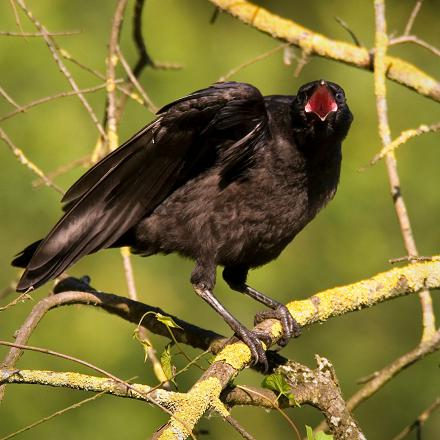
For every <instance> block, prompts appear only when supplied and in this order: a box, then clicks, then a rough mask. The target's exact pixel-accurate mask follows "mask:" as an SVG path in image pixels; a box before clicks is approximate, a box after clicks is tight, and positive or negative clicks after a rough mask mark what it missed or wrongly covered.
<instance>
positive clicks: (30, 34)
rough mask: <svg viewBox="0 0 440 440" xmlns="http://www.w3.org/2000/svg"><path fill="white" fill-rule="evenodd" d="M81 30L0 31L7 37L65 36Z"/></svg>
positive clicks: (78, 32) (0, 34)
mask: <svg viewBox="0 0 440 440" xmlns="http://www.w3.org/2000/svg"><path fill="white" fill-rule="evenodd" d="M80 33H81V31H65V32H47V33H46V34H44V33H43V32H10V31H0V36H5V37H44V36H45V35H48V36H49V37H65V36H69V35H78V34H80Z"/></svg>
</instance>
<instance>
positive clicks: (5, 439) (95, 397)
mask: <svg viewBox="0 0 440 440" xmlns="http://www.w3.org/2000/svg"><path fill="white" fill-rule="evenodd" d="M104 394H106V393H105V392H104V391H102V392H101V393H98V394H95V395H94V396H92V397H88V398H87V399H83V400H81V401H80V402H77V403H74V404H73V405H70V406H68V407H67V408H63V409H61V410H59V411H56V412H54V413H52V414H51V415H49V416H46V417H43V418H42V419H40V420H37V421H36V422H34V423H31V424H30V425H27V426H25V427H24V428H21V429H19V430H18V431H15V432H12V433H11V434H8V435H7V436H5V437H2V438H0V440H9V439H11V438H13V437H16V436H17V435H19V434H22V433H23V432H26V431H29V430H30V429H33V428H35V427H36V426H38V425H41V424H42V423H44V422H47V421H49V420H52V419H53V418H55V417H58V416H61V415H62V414H65V413H66V412H68V411H71V410H72V409H76V408H79V407H80V406H82V405H84V404H86V403H89V402H92V401H93V400H96V399H98V398H99V397H102V396H103V395H104Z"/></svg>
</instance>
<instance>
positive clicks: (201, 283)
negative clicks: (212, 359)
mask: <svg viewBox="0 0 440 440" xmlns="http://www.w3.org/2000/svg"><path fill="white" fill-rule="evenodd" d="M215 270H216V266H215V264H213V263H210V264H206V262H203V263H202V262H199V261H197V264H196V267H195V268H194V270H193V272H192V274H191V283H192V285H193V288H194V291H195V292H196V293H197V295H199V296H200V297H201V298H202V299H204V300H205V301H206V302H207V303H208V304H209V305H210V306H211V307H212V308H213V309H214V310H215V311H216V312H217V313H218V314H219V315H220V316H221V317H222V318H223V319H224V320H225V322H226V323H227V324H228V325H229V327H231V329H232V330H233V331H234V332H235V334H236V335H237V337H238V338H239V339H241V340H242V341H243V342H244V343H245V344H246V345H247V346H248V347H249V349H250V351H251V354H252V358H253V361H254V365H255V364H258V363H261V364H262V365H263V368H264V370H265V371H267V370H268V363H267V357H266V352H265V350H264V348H263V345H262V344H261V341H260V339H259V338H258V336H257V335H256V334H254V332H252V331H250V330H249V329H247V328H246V327H245V326H243V325H242V324H241V323H240V322H239V321H238V320H237V319H236V318H235V317H234V316H233V315H231V313H230V312H229V311H228V310H226V309H225V307H224V306H223V305H222V304H221V303H220V301H219V300H218V299H217V298H216V297H215V296H214V294H213V293H212V291H213V289H214V285H215ZM264 342H267V341H264Z"/></svg>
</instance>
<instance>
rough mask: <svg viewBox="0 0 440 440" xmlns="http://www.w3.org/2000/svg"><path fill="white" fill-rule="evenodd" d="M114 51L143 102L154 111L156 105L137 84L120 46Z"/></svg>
mask: <svg viewBox="0 0 440 440" xmlns="http://www.w3.org/2000/svg"><path fill="white" fill-rule="evenodd" d="M116 53H117V54H118V57H119V59H120V61H121V64H122V66H123V67H124V69H125V72H126V73H127V76H128V78H129V79H130V81H131V82H132V83H133V85H134V87H135V88H136V90H137V91H138V92H139V93H140V95H141V96H142V99H143V100H144V101H145V103H146V104H147V107H148V109H149V110H150V111H151V112H152V113H156V112H157V110H158V107H156V106H155V105H154V104H153V101H151V98H150V97H149V96H148V95H147V93H146V92H145V90H144V88H143V87H142V86H141V85H140V84H139V81H138V80H137V78H136V77H135V76H134V74H133V72H132V70H131V67H130V66H129V64H128V63H127V60H126V59H125V58H124V56H123V54H122V52H121V50H120V48H119V47H118V48H117V50H116Z"/></svg>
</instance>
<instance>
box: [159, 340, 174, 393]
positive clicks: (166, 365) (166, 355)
mask: <svg viewBox="0 0 440 440" xmlns="http://www.w3.org/2000/svg"><path fill="white" fill-rule="evenodd" d="M160 365H161V366H162V370H163V372H164V374H165V376H166V378H167V380H169V381H171V382H173V384H174V385H176V387H177V384H176V382H174V379H173V370H174V367H173V365H172V364H171V349H170V344H168V345H167V346H166V347H165V350H164V351H163V352H162V354H161V356H160Z"/></svg>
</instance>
